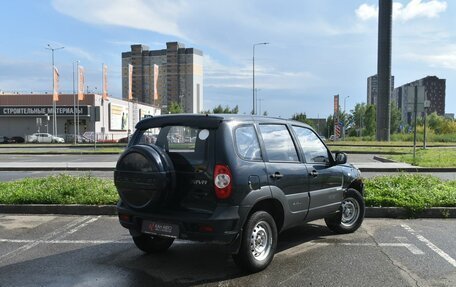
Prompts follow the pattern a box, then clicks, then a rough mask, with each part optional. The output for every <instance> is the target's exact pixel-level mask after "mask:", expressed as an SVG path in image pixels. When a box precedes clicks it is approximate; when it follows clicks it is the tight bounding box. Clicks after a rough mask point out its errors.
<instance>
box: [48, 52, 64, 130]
mask: <svg viewBox="0 0 456 287" xmlns="http://www.w3.org/2000/svg"><path fill="white" fill-rule="evenodd" d="M63 48H65V47H58V48H53V47H52V46H51V45H50V44H48V45H47V47H46V48H45V49H47V50H51V54H52V91H54V88H55V86H54V85H55V83H54V69H55V64H54V51H56V50H62V49H63ZM52 135H53V136H57V103H56V102H55V101H54V98H52Z"/></svg>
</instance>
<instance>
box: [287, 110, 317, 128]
mask: <svg viewBox="0 0 456 287" xmlns="http://www.w3.org/2000/svg"><path fill="white" fill-rule="evenodd" d="M291 119H292V120H294V121H298V122H301V123H306V124H308V125H309V126H313V125H314V122H313V121H311V120H309V119H308V118H307V115H306V114H305V113H304V114H303V113H299V114H298V113H296V114H294V115H293V116H292V117H291Z"/></svg>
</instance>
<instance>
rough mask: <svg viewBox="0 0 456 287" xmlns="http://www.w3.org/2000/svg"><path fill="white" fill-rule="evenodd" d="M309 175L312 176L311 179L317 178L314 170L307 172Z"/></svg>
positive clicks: (316, 172)
mask: <svg viewBox="0 0 456 287" xmlns="http://www.w3.org/2000/svg"><path fill="white" fill-rule="evenodd" d="M309 175H310V176H313V177H317V176H318V171H316V170H315V169H314V170H312V171H311V172H309Z"/></svg>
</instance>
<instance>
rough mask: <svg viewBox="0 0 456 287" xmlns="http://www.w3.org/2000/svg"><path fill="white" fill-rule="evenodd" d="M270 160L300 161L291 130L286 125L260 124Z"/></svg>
mask: <svg viewBox="0 0 456 287" xmlns="http://www.w3.org/2000/svg"><path fill="white" fill-rule="evenodd" d="M260 131H261V135H262V137H263V141H264V145H265V148H266V153H267V154H268V158H269V160H270V161H299V159H298V154H297V152H296V148H295V145H294V143H293V140H292V138H291V135H290V132H289V131H288V129H287V127H286V126H285V125H273V124H267V125H260Z"/></svg>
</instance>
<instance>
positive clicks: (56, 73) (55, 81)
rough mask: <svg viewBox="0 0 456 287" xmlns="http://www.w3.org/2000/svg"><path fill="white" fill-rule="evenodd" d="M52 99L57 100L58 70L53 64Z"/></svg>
mask: <svg viewBox="0 0 456 287" xmlns="http://www.w3.org/2000/svg"><path fill="white" fill-rule="evenodd" d="M52 100H53V101H54V102H57V101H58V100H59V70H57V68H56V67H55V66H54V91H53V95H52Z"/></svg>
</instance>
